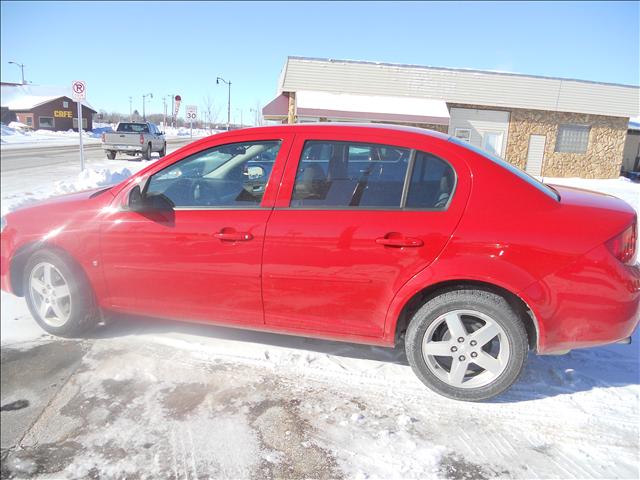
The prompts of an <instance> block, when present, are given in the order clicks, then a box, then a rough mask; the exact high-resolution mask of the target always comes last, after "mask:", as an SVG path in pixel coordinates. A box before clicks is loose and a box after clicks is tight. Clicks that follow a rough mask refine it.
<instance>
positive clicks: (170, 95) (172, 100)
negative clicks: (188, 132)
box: [164, 93, 174, 129]
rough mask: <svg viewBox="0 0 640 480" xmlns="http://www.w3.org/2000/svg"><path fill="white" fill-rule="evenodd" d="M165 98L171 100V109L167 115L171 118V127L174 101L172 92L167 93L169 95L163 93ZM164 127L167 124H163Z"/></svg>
mask: <svg viewBox="0 0 640 480" xmlns="http://www.w3.org/2000/svg"><path fill="white" fill-rule="evenodd" d="M165 97H166V98H168V99H170V100H171V111H170V112H169V117H170V118H171V126H172V127H173V102H174V95H173V94H171V93H170V94H169V95H165ZM164 128H165V129H166V128H167V126H166V125H165V126H164Z"/></svg>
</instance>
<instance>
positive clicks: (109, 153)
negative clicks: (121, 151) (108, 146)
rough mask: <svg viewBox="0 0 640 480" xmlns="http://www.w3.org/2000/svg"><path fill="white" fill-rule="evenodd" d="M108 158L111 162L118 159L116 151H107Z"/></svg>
mask: <svg viewBox="0 0 640 480" xmlns="http://www.w3.org/2000/svg"><path fill="white" fill-rule="evenodd" d="M107 158H108V159H109V160H113V159H114V158H116V152H115V150H107Z"/></svg>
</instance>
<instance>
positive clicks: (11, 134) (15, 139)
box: [0, 126, 102, 145]
mask: <svg viewBox="0 0 640 480" xmlns="http://www.w3.org/2000/svg"><path fill="white" fill-rule="evenodd" d="M101 136H102V132H101V131H100V132H93V131H83V133H82V137H83V139H84V140H85V142H87V143H98V142H99V141H100V137H101ZM44 142H46V143H47V144H48V143H52V144H56V145H63V144H65V145H69V144H74V143H78V132H76V131H74V130H67V131H53V130H35V131H31V130H25V131H20V130H18V129H15V128H11V127H9V126H3V127H2V132H1V136H0V143H2V144H3V145H6V144H9V145H16V144H34V143H44Z"/></svg>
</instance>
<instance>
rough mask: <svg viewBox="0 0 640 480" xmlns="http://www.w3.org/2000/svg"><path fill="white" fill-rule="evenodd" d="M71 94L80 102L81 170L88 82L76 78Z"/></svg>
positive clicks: (81, 168)
mask: <svg viewBox="0 0 640 480" xmlns="http://www.w3.org/2000/svg"><path fill="white" fill-rule="evenodd" d="M71 95H72V96H73V99H74V100H75V101H76V103H77V104H78V134H79V135H80V171H83V170H84V146H83V144H82V100H84V99H85V98H87V84H86V83H85V82H84V81H82V80H75V81H74V82H73V83H72V84H71Z"/></svg>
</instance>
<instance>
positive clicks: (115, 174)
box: [0, 159, 157, 215]
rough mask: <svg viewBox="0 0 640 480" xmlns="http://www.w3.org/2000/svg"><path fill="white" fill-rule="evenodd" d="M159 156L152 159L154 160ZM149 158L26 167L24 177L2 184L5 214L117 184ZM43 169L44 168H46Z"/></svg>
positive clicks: (2, 205) (2, 200)
mask: <svg viewBox="0 0 640 480" xmlns="http://www.w3.org/2000/svg"><path fill="white" fill-rule="evenodd" d="M155 160H157V159H152V160H151V161H155ZM148 164H149V161H139V162H131V161H129V160H104V161H102V162H93V163H92V164H91V167H90V168H86V169H85V170H84V171H83V172H80V173H75V172H77V171H78V170H79V169H78V166H77V165H59V166H48V167H47V168H46V170H44V169H33V170H34V171H33V172H32V171H25V172H24V173H23V175H24V177H25V178H24V179H23V180H22V181H20V180H19V181H14V182H12V183H11V184H8V185H5V184H4V183H3V185H2V197H1V198H0V204H1V210H2V214H3V215H4V214H6V213H7V212H9V211H11V210H15V209H17V208H20V207H22V206H25V205H28V204H30V203H33V202H36V201H38V200H44V199H46V198H49V197H53V196H56V195H62V194H65V193H72V192H78V191H81V190H89V189H91V188H97V187H102V186H108V185H115V184H116V183H119V182H121V181H122V180H124V179H126V178H128V177H129V176H131V175H133V174H134V173H135V172H137V171H139V170H141V169H143V168H144V167H146V166H147V165H148ZM43 170H44V171H43Z"/></svg>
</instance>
